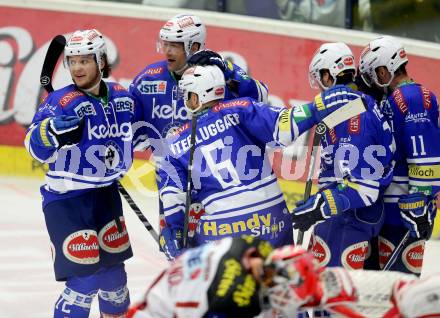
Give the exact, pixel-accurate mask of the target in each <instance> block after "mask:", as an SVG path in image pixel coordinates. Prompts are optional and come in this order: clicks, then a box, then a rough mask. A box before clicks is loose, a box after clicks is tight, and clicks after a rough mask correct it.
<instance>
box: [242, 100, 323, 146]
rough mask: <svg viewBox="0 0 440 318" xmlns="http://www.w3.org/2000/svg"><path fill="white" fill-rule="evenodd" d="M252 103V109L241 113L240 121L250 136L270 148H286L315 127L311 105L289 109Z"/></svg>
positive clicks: (249, 108) (246, 109)
mask: <svg viewBox="0 0 440 318" xmlns="http://www.w3.org/2000/svg"><path fill="white" fill-rule="evenodd" d="M249 101H250V100H249ZM250 103H252V105H251V106H250V107H246V108H244V109H243V110H242V111H241V112H240V116H241V117H242V119H241V120H240V121H241V122H242V123H243V126H244V127H246V130H247V132H248V133H249V134H250V135H252V136H253V137H254V138H255V139H257V140H258V141H259V142H261V143H264V144H267V145H268V146H271V147H286V146H288V145H290V144H291V143H292V142H294V141H295V140H296V139H297V138H298V137H299V136H300V135H301V134H302V133H304V132H305V131H307V130H309V129H310V128H312V127H313V126H314V125H315V121H314V120H313V119H312V115H311V111H310V106H311V104H305V105H302V106H298V107H295V108H290V109H289V108H283V107H281V108H280V107H273V106H270V105H266V104H263V103H255V102H252V101H250Z"/></svg>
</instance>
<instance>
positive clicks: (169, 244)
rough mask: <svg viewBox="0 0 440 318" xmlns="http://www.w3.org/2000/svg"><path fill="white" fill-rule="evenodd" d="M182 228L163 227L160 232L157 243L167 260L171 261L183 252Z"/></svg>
mask: <svg viewBox="0 0 440 318" xmlns="http://www.w3.org/2000/svg"><path fill="white" fill-rule="evenodd" d="M182 233H183V230H182V229H181V228H175V229H171V228H169V227H165V228H163V229H162V232H161V233H160V238H159V243H160V247H161V249H162V251H163V252H164V253H165V256H166V257H167V259H168V260H169V261H173V260H174V259H175V258H176V257H177V256H179V255H180V254H182V253H183V252H184V250H185V249H184V248H183V234H182Z"/></svg>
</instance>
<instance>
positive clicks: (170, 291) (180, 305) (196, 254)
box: [133, 238, 272, 318]
mask: <svg viewBox="0 0 440 318" xmlns="http://www.w3.org/2000/svg"><path fill="white" fill-rule="evenodd" d="M250 247H256V248H257V250H258V252H259V253H260V254H261V255H263V256H267V254H268V253H269V252H270V251H271V250H272V248H271V247H270V245H268V243H266V242H263V241H257V240H253V239H252V238H249V239H242V238H225V239H222V240H219V241H215V242H211V243H208V244H205V245H202V246H200V247H197V248H194V249H190V250H188V251H186V252H185V253H184V254H182V255H181V256H180V257H178V258H177V259H176V260H175V261H174V262H173V263H172V265H171V267H169V268H168V269H167V270H165V271H164V272H162V274H161V275H160V276H159V277H158V278H157V279H156V281H155V282H154V283H153V284H152V285H151V287H150V288H149V289H148V291H147V293H146V295H145V302H144V304H143V305H144V306H143V307H144V308H143V309H138V310H137V311H136V313H135V314H134V315H133V318H153V317H154V318H201V317H203V316H204V315H205V314H206V313H207V312H208V310H209V311H211V312H216V313H222V314H225V315H228V316H230V315H231V314H232V313H234V312H236V313H238V315H237V317H238V316H244V317H253V316H256V315H257V314H258V313H259V312H260V311H261V309H260V304H259V298H258V292H259V287H258V284H257V283H256V282H255V280H254V278H253V277H252V275H251V274H250V273H249V272H248V271H247V270H245V268H244V266H243V264H242V261H241V260H242V257H243V254H244V253H245V252H246V251H247V250H248V248H250Z"/></svg>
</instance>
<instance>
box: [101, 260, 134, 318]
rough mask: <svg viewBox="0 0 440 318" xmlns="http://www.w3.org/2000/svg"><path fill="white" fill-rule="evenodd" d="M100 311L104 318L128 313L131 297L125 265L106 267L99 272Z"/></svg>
mask: <svg viewBox="0 0 440 318" xmlns="http://www.w3.org/2000/svg"><path fill="white" fill-rule="evenodd" d="M98 296H99V309H100V311H101V314H102V315H103V317H106V314H107V315H109V316H110V317H118V316H119V315H122V314H124V313H126V312H127V310H128V306H129V305H130V295H129V293H128V288H127V273H126V272H125V269H124V264H119V265H115V266H112V267H106V268H105V269H102V270H101V271H100V272H99V293H98Z"/></svg>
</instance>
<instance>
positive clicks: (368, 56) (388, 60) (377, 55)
mask: <svg viewBox="0 0 440 318" xmlns="http://www.w3.org/2000/svg"><path fill="white" fill-rule="evenodd" d="M405 63H408V57H407V55H406V52H405V49H404V48H403V45H402V44H401V43H400V42H399V41H398V40H397V39H396V38H394V37H392V36H382V37H380V38H377V39H375V40H373V41H371V42H370V43H369V44H368V46H367V47H366V48H365V49H364V50H363V51H362V53H361V59H360V62H359V64H360V65H359V71H360V73H361V76H362V79H363V80H364V82H365V84H367V85H368V86H371V85H372V84H373V82H374V83H376V84H377V85H378V86H380V87H386V86H388V85H390V83H391V81H392V80H393V79H394V74H395V72H396V71H397V69H398V68H399V67H400V66H401V65H403V64H405ZM379 66H384V67H386V68H387V70H388V72H390V74H391V78H390V80H389V81H388V83H383V84H381V83H379V79H378V78H377V74H376V69H377V68H378V67H379Z"/></svg>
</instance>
